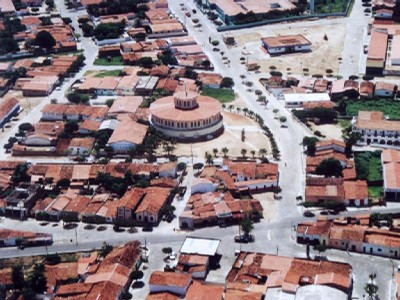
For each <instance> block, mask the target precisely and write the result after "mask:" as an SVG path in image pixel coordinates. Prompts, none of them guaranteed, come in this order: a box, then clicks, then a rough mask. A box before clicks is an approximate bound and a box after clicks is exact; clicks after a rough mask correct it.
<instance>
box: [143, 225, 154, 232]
mask: <svg viewBox="0 0 400 300" xmlns="http://www.w3.org/2000/svg"><path fill="white" fill-rule="evenodd" d="M142 231H145V232H152V231H153V226H152V225H150V224H148V225H146V226H144V227H143V229H142Z"/></svg>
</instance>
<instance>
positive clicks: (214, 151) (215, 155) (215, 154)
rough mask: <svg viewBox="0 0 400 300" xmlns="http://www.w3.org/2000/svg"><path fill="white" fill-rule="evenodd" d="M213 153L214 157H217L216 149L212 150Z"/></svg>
mask: <svg viewBox="0 0 400 300" xmlns="http://www.w3.org/2000/svg"><path fill="white" fill-rule="evenodd" d="M213 153H214V157H217V154H218V148H214V149H213Z"/></svg>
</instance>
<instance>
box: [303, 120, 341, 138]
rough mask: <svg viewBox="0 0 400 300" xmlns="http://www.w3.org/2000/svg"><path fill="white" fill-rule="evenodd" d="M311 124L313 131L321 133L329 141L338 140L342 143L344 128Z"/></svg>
mask: <svg viewBox="0 0 400 300" xmlns="http://www.w3.org/2000/svg"><path fill="white" fill-rule="evenodd" d="M309 124H311V130H312V131H313V132H315V131H319V132H321V134H322V135H324V136H325V138H327V139H337V140H340V141H342V140H343V137H342V128H341V127H340V125H339V124H322V125H315V124H314V123H313V122H309Z"/></svg>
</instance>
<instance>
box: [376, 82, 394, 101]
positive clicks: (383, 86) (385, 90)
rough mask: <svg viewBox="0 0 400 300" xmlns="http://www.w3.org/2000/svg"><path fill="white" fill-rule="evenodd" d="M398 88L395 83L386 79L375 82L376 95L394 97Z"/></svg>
mask: <svg viewBox="0 0 400 300" xmlns="http://www.w3.org/2000/svg"><path fill="white" fill-rule="evenodd" d="M396 88H397V87H396V85H395V84H392V83H388V82H384V81H378V82H376V83H375V91H374V96H375V97H388V98H393V96H394V94H395V91H396Z"/></svg>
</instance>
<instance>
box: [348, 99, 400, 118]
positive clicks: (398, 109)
mask: <svg viewBox="0 0 400 300" xmlns="http://www.w3.org/2000/svg"><path fill="white" fill-rule="evenodd" d="M346 104H347V108H346V110H347V114H348V115H350V116H356V115H357V114H358V111H360V110H367V111H371V110H377V111H381V112H383V114H384V115H387V116H389V118H390V119H400V102H399V101H394V100H390V99H379V100H349V101H346Z"/></svg>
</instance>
